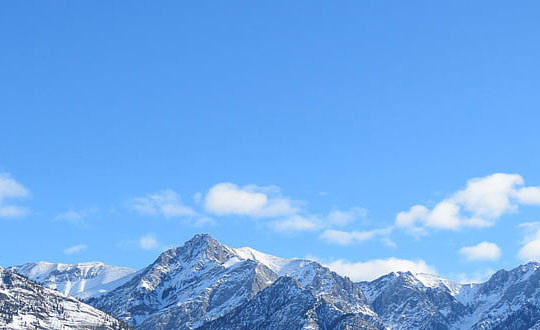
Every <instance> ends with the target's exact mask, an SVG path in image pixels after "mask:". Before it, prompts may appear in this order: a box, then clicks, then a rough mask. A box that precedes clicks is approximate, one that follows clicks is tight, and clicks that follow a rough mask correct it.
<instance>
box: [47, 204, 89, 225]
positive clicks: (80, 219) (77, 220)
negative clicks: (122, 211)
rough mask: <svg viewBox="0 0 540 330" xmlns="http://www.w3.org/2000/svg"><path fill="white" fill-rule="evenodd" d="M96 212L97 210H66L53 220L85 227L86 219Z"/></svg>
mask: <svg viewBox="0 0 540 330" xmlns="http://www.w3.org/2000/svg"><path fill="white" fill-rule="evenodd" d="M96 212H97V209H95V208H91V209H83V210H68V211H65V212H62V213H60V214H58V215H56V216H55V217H54V219H53V220H54V221H61V222H66V223H70V224H72V225H76V226H86V225H87V222H86V220H87V218H88V217H89V216H91V215H92V214H94V213H96Z"/></svg>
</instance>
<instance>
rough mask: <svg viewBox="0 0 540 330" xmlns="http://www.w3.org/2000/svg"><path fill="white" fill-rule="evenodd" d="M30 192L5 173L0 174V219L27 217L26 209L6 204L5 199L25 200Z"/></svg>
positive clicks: (27, 211)
mask: <svg viewBox="0 0 540 330" xmlns="http://www.w3.org/2000/svg"><path fill="white" fill-rule="evenodd" d="M29 196H30V192H29V191H28V189H26V188H25V187H24V186H23V185H22V184H20V183H19V182H17V181H16V180H15V179H13V178H12V177H11V175H9V174H7V173H0V217H2V218H15V217H21V216H24V215H27V214H28V213H30V211H29V210H28V209H27V208H24V207H20V206H17V205H11V204H6V202H5V200H6V199H15V198H26V197H29Z"/></svg>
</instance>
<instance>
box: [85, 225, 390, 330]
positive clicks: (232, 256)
mask: <svg viewBox="0 0 540 330" xmlns="http://www.w3.org/2000/svg"><path fill="white" fill-rule="evenodd" d="M283 276H288V277H291V278H293V279H294V280H295V281H296V282H295V283H298V285H299V286H300V288H301V289H302V290H304V289H306V290H309V292H310V294H313V295H314V297H316V299H318V300H319V301H324V304H325V306H329V308H333V309H335V310H337V311H339V313H342V314H358V315H361V316H362V317H365V318H366V319H369V320H371V321H372V322H374V323H377V324H379V325H380V324H382V322H380V320H379V319H378V316H377V315H376V314H375V313H374V312H373V311H372V310H371V308H370V306H369V304H368V302H367V300H366V298H365V297H364V295H363V293H362V291H361V290H360V288H359V287H358V286H357V285H356V284H355V283H353V282H352V281H350V280H349V279H347V278H344V277H341V276H339V275H337V274H336V273H334V272H331V271H330V270H329V269H328V268H325V267H323V266H321V265H320V264H318V263H316V262H313V261H306V260H297V259H283V258H277V257H273V256H270V255H267V254H264V253H261V252H258V251H255V250H252V249H249V248H240V249H232V248H229V247H227V246H225V245H223V244H220V243H219V242H217V241H216V240H215V239H213V238H212V237H211V236H209V235H196V236H195V237H194V238H193V239H191V240H190V241H188V242H186V243H185V244H184V246H182V247H179V248H174V249H170V250H168V251H166V252H164V253H163V254H162V255H161V256H160V257H159V258H158V259H157V260H156V261H155V262H154V263H153V264H151V265H150V266H148V267H147V268H145V269H143V270H141V271H139V272H137V274H136V275H135V276H133V278H131V279H130V280H129V281H128V282H126V283H125V284H124V285H122V286H120V287H118V288H117V289H115V290H113V291H111V292H110V293H108V294H105V295H103V296H101V297H98V298H94V299H89V300H88V302H89V303H90V304H92V305H93V306H95V307H97V308H99V309H102V310H104V311H107V312H108V313H111V314H112V315H115V316H117V317H118V318H120V319H123V320H126V321H128V322H129V323H130V324H132V325H134V326H137V327H138V328H139V329H167V330H168V329H195V328H197V327H199V326H201V325H203V324H204V323H206V322H208V321H211V320H214V319H216V318H219V317H221V316H224V315H226V314H227V313H229V312H232V311H233V310H234V309H236V308H237V307H239V306H240V305H242V304H244V303H246V302H247V301H248V300H250V299H251V298H253V297H255V296H256V295H257V294H258V293H259V292H260V291H261V290H263V289H264V288H266V287H268V286H270V285H272V284H273V283H274V281H276V280H277V279H278V278H280V277H283ZM314 329H315V328H314Z"/></svg>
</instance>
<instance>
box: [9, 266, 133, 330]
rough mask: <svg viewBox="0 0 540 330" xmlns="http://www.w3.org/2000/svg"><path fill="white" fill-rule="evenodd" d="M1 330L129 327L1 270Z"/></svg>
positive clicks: (57, 293)
mask: <svg viewBox="0 0 540 330" xmlns="http://www.w3.org/2000/svg"><path fill="white" fill-rule="evenodd" d="M0 329H66V330H69V329H73V330H75V329H82V330H90V329H101V330H127V329H129V327H128V326H127V325H125V324H124V323H123V322H120V321H119V320H117V319H115V318H114V317H112V316H110V315H107V314H105V313H104V312H102V311H99V310H97V309H95V308H93V307H91V306H89V305H86V304H84V303H82V302H80V301H78V300H77V299H75V298H72V297H68V296H65V295H63V294H62V293H60V292H57V291H54V290H51V289H48V288H45V287H43V286H41V285H39V284H37V283H35V282H33V281H31V280H29V279H27V278H25V277H23V276H21V275H18V274H15V273H13V272H11V271H8V270H6V269H3V268H1V267H0Z"/></svg>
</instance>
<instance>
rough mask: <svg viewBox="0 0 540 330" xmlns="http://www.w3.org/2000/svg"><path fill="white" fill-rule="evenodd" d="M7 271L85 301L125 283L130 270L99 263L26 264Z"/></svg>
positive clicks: (131, 272) (131, 270)
mask: <svg viewBox="0 0 540 330" xmlns="http://www.w3.org/2000/svg"><path fill="white" fill-rule="evenodd" d="M8 270H10V271H13V272H15V273H17V274H20V275H23V276H25V277H28V278H29V279H31V280H33V281H36V282H38V283H40V284H43V285H44V286H46V287H48V288H50V289H55V290H58V291H60V292H63V293H64V294H66V295H70V296H73V297H77V298H81V299H88V298H91V297H97V296H100V295H102V294H104V293H106V292H109V291H111V290H113V289H115V288H117V287H118V286H120V285H122V284H124V283H125V282H127V281H128V280H129V278H130V277H129V275H132V274H133V273H135V271H134V270H133V269H130V268H125V267H116V266H108V265H105V264H103V263H101V262H86V263H79V264H72V265H69V264H54V263H50V262H38V263H27V264H24V265H21V266H12V267H9V268H8Z"/></svg>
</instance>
